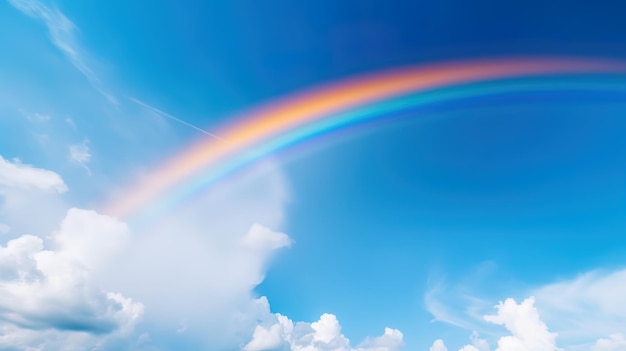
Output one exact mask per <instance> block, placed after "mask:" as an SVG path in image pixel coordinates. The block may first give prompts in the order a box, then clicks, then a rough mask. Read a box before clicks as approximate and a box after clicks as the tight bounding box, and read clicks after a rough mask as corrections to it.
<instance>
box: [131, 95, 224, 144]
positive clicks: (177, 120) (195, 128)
mask: <svg viewBox="0 0 626 351" xmlns="http://www.w3.org/2000/svg"><path fill="white" fill-rule="evenodd" d="M128 99H130V100H131V101H133V102H134V103H136V104H138V105H140V106H142V107H144V108H146V109H148V110H150V111H152V112H154V113H156V114H159V115H161V116H164V117H167V118H169V119H171V120H173V121H176V122H178V123H180V124H183V125H186V126H187V127H189V128H192V129H194V130H196V131H198V132H200V133H202V134H204V135H208V136H210V137H211V138H213V139H216V140H219V141H225V139H224V138H221V137H220V136H218V135H216V134H213V133H211V132H208V131H206V130H204V129H202V128H200V127H198V126H195V125H193V124H191V123H189V122H187V121H184V120H182V119H180V118H178V117H175V116H172V115H170V114H169V113H167V112H165V111H161V110H159V109H158V108H156V107H153V106H150V105H148V104H146V103H145V102H143V101H140V100H137V99H135V98H133V97H130V96H129V97H128Z"/></svg>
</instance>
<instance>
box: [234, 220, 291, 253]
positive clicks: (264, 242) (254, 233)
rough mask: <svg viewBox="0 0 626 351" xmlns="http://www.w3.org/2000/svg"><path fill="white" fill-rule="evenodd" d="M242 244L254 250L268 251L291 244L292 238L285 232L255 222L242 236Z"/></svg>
mask: <svg viewBox="0 0 626 351" xmlns="http://www.w3.org/2000/svg"><path fill="white" fill-rule="evenodd" d="M240 243H241V245H242V246H244V247H246V248H249V249H251V250H254V251H259V252H266V251H272V250H276V249H280V248H282V247H288V246H290V245H291V243H292V240H291V239H290V238H289V236H287V234H284V233H277V232H274V231H272V230H271V229H269V228H267V227H264V226H262V225H260V224H257V223H255V224H253V225H252V227H250V229H249V230H248V232H247V233H246V235H245V236H244V237H243V238H241V240H240Z"/></svg>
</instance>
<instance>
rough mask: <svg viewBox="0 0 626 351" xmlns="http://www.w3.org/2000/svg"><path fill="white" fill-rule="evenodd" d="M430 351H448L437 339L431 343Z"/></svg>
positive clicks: (441, 341)
mask: <svg viewBox="0 0 626 351" xmlns="http://www.w3.org/2000/svg"><path fill="white" fill-rule="evenodd" d="M430 351H448V348H447V347H446V345H445V344H444V342H443V340H441V339H437V340H435V341H434V342H433V345H432V346H431V347H430Z"/></svg>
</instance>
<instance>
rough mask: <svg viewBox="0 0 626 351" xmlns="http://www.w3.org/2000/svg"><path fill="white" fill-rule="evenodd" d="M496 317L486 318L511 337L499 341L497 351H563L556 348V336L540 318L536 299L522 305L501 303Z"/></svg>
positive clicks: (509, 302)
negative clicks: (502, 328) (505, 330)
mask: <svg viewBox="0 0 626 351" xmlns="http://www.w3.org/2000/svg"><path fill="white" fill-rule="evenodd" d="M496 309H497V310H498V312H497V313H496V314H495V315H487V316H485V317H484V318H485V320H486V321H487V322H490V323H494V324H498V325H502V326H504V327H505V328H506V329H507V330H508V331H509V332H510V333H511V335H509V336H503V337H501V338H500V339H499V340H498V348H497V349H496V351H561V350H562V349H560V348H558V347H557V346H556V342H555V338H556V334H555V333H551V332H549V331H548V327H547V326H546V324H545V323H544V322H543V321H542V320H541V319H540V318H539V312H538V311H537V308H536V307H535V299H534V298H533V297H530V298H527V299H526V300H524V301H522V302H521V303H520V304H518V303H516V302H515V300H513V299H510V298H509V299H506V300H505V301H504V302H500V303H499V304H498V305H497V306H496Z"/></svg>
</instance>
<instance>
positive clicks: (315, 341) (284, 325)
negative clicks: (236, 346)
mask: <svg viewBox="0 0 626 351" xmlns="http://www.w3.org/2000/svg"><path fill="white" fill-rule="evenodd" d="M403 345H404V342H403V335H402V333H401V332H400V331H399V330H396V329H391V328H385V333H384V334H383V335H381V336H379V337H376V338H367V339H366V340H364V341H363V342H362V343H361V344H359V345H358V346H357V347H356V348H353V347H351V346H350V340H349V339H348V338H346V337H345V336H344V335H343V334H342V333H341V325H340V324H339V321H338V320H337V317H336V316H335V315H333V314H330V313H325V314H323V315H322V316H321V317H320V319H319V320H318V321H316V322H313V323H306V322H298V323H295V324H294V322H293V321H292V320H290V319H289V318H287V317H285V316H282V315H280V314H276V321H275V323H273V324H271V325H269V326H262V325H258V326H257V327H256V329H255V330H254V333H253V335H252V340H250V341H249V342H248V343H247V344H246V345H245V346H244V347H243V350H244V351H266V350H291V351H395V350H400V348H401V347H402V346H403Z"/></svg>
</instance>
